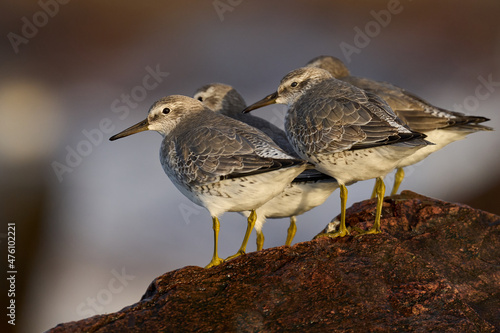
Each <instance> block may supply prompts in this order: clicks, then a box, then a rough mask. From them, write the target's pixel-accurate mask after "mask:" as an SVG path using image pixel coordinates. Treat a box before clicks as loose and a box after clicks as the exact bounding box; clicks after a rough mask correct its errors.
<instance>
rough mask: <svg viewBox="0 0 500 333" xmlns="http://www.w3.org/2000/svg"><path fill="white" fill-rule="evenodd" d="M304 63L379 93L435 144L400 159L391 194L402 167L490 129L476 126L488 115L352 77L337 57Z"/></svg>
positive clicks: (366, 89)
mask: <svg viewBox="0 0 500 333" xmlns="http://www.w3.org/2000/svg"><path fill="white" fill-rule="evenodd" d="M306 66H310V67H317V68H322V69H324V70H327V71H328V72H330V74H332V75H333V77H335V78H336V79H339V80H342V81H344V82H348V83H350V84H352V85H354V86H356V87H358V88H361V89H363V90H365V91H369V92H371V93H374V94H376V95H378V96H379V97H381V98H382V99H383V100H385V101H386V102H387V104H389V106H390V107H391V109H392V110H393V111H394V112H395V113H396V115H397V116H398V117H399V118H400V119H401V120H402V121H403V122H404V123H405V124H406V125H407V126H408V127H409V128H410V129H412V130H414V131H418V132H421V133H424V134H425V135H427V138H426V139H427V140H429V141H431V142H432V143H434V145H429V146H426V147H424V148H422V149H419V150H418V151H416V152H415V154H413V155H411V156H408V157H407V158H405V159H403V160H401V161H400V162H399V164H398V166H397V171H396V175H395V178H394V186H393V187H392V192H391V195H394V194H397V192H398V189H399V186H400V185H401V182H402V181H403V178H404V170H403V168H404V167H407V166H410V165H412V164H415V163H418V162H420V161H422V160H423V159H425V158H426V157H427V156H429V155H430V154H431V153H433V152H436V151H438V150H440V149H442V148H444V147H445V146H446V145H448V144H450V143H452V142H455V141H458V140H461V139H464V138H465V137H466V136H467V135H469V134H471V133H474V132H478V131H491V130H493V129H492V128H490V127H487V126H484V125H479V123H482V122H485V121H488V120H489V119H488V118H485V117H480V116H468V115H465V114H463V113H460V112H455V111H449V110H446V109H442V108H440V107H437V106H434V105H432V104H430V103H429V102H427V101H425V100H424V99H422V98H420V97H418V96H416V95H414V94H413V93H411V92H409V91H406V90H404V89H402V88H400V87H397V86H395V85H392V84H390V83H387V82H380V81H374V80H370V79H366V78H361V77H355V76H351V74H350V72H349V69H347V67H346V66H345V65H344V63H343V62H342V61H341V60H340V59H338V58H335V57H332V56H319V57H316V58H314V59H312V60H311V61H309V62H308V63H307V65H306Z"/></svg>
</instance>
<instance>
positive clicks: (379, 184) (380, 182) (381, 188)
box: [360, 177, 385, 235]
mask: <svg viewBox="0 0 500 333" xmlns="http://www.w3.org/2000/svg"><path fill="white" fill-rule="evenodd" d="M375 188H376V189H377V210H376V211H375V222H374V223H373V226H372V227H371V228H370V229H369V230H367V231H365V232H363V233H360V235H367V234H379V233H381V232H382V230H381V229H380V218H381V216H382V205H383V204H384V194H385V184H384V179H383V178H382V177H378V178H377V181H376V183H375Z"/></svg>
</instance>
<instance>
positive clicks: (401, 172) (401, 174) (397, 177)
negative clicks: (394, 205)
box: [391, 168, 405, 195]
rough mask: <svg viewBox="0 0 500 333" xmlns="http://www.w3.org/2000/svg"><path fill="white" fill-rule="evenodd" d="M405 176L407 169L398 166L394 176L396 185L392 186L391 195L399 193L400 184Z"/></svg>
mask: <svg viewBox="0 0 500 333" xmlns="http://www.w3.org/2000/svg"><path fill="white" fill-rule="evenodd" d="M403 178H405V171H404V170H403V168H398V170H397V171H396V175H395V176H394V186H393V187H392V192H391V195H396V194H398V190H399V185H401V183H402V182H403Z"/></svg>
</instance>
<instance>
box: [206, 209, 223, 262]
mask: <svg viewBox="0 0 500 333" xmlns="http://www.w3.org/2000/svg"><path fill="white" fill-rule="evenodd" d="M212 223H213V228H214V255H213V256H212V260H211V261H210V263H208V265H206V266H205V268H210V267H213V266H217V265H220V264H222V263H223V262H224V260H223V259H221V258H219V254H218V252H217V246H218V243H219V230H220V223H219V219H218V218H217V216H213V217H212Z"/></svg>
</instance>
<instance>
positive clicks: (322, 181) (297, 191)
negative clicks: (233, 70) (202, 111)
mask: <svg viewBox="0 0 500 333" xmlns="http://www.w3.org/2000/svg"><path fill="white" fill-rule="evenodd" d="M193 98H195V99H197V100H199V101H201V102H202V103H203V104H204V105H205V106H207V107H208V108H209V109H211V110H212V111H214V112H217V113H220V114H223V115H225V116H228V117H231V118H234V119H237V120H240V121H242V122H244V123H247V124H249V125H251V126H253V127H255V128H258V129H260V130H261V131H263V132H264V133H265V134H267V135H268V136H269V137H270V138H271V139H273V141H274V142H276V143H277V144H278V146H280V148H282V149H283V150H284V151H285V152H287V153H288V154H290V155H291V156H295V157H297V158H298V155H297V153H295V150H294V149H293V147H292V145H291V144H290V142H289V141H288V138H287V136H286V133H285V132H284V131H283V130H282V129H280V128H279V127H277V126H275V125H273V124H272V123H271V122H269V121H267V120H265V119H262V118H260V117H256V116H254V115H252V114H248V113H247V114H243V113H242V112H241V111H242V110H243V109H244V108H246V106H247V105H246V103H245V100H244V99H243V97H242V96H241V95H240V94H239V93H238V91H237V90H236V89H234V88H233V87H232V86H230V85H227V84H223V83H211V84H207V85H204V86H202V87H200V88H198V89H197V90H196V91H195V93H194V96H193ZM338 187H339V185H338V183H337V181H336V180H335V178H332V177H330V176H328V175H326V174H324V173H321V172H319V171H317V170H314V169H310V170H305V171H303V172H302V173H301V174H300V175H298V176H297V177H296V178H295V179H294V180H293V181H292V182H291V183H290V185H289V186H287V187H285V189H284V190H283V192H281V193H280V194H278V195H277V196H276V197H274V198H272V199H271V200H269V201H268V202H266V203H265V204H263V205H262V206H260V207H259V208H257V210H256V214H257V220H256V222H255V231H256V233H257V250H258V251H259V250H261V249H262V248H263V246H264V233H263V232H262V227H263V226H264V223H265V222H266V219H267V218H269V219H277V218H286V217H288V218H290V226H289V228H288V230H287V237H286V241H285V245H287V246H290V245H291V243H292V241H293V238H294V237H295V233H296V231H297V224H296V221H297V218H296V216H298V215H302V214H304V213H305V212H307V211H309V210H311V209H313V208H315V207H317V206H319V205H321V204H323V203H324V202H325V201H326V199H327V198H328V197H329V196H330V194H331V193H332V192H333V191H335V190H336V189H337V188H338ZM241 214H243V215H245V216H247V217H248V214H249V212H248V211H246V212H241Z"/></svg>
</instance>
